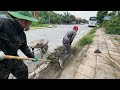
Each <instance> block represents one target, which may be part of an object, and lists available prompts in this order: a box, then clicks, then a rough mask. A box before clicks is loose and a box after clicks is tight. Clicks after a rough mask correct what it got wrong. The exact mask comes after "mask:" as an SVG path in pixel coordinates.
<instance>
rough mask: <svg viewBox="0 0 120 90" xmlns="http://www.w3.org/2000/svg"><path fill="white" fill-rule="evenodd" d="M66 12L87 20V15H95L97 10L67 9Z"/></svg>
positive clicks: (61, 12) (60, 12)
mask: <svg viewBox="0 0 120 90" xmlns="http://www.w3.org/2000/svg"><path fill="white" fill-rule="evenodd" d="M54 12H56V13H59V14H63V12H66V11H54ZM68 12H69V13H71V14H72V15H74V16H76V17H81V18H82V19H87V20H88V19H89V17H91V16H96V14H97V11H68Z"/></svg>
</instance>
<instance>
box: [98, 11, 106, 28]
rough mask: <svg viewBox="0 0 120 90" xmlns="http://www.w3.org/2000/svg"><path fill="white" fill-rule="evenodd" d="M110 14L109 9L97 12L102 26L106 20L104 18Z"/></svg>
mask: <svg viewBox="0 0 120 90" xmlns="http://www.w3.org/2000/svg"><path fill="white" fill-rule="evenodd" d="M107 14H108V11H98V12H97V20H98V22H99V23H100V26H101V25H102V23H103V22H104V20H103V18H104V17H105V16H106V15H107Z"/></svg>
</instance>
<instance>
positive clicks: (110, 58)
mask: <svg viewBox="0 0 120 90" xmlns="http://www.w3.org/2000/svg"><path fill="white" fill-rule="evenodd" d="M102 54H103V55H104V56H106V57H107V58H108V59H109V60H110V61H112V62H113V63H115V64H116V65H117V66H118V67H119V68H120V65H119V64H118V63H117V62H115V61H114V60H112V59H111V58H110V57H108V56H107V55H106V54H104V53H103V52H102Z"/></svg>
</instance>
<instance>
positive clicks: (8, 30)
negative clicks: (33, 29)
mask: <svg viewBox="0 0 120 90" xmlns="http://www.w3.org/2000/svg"><path fill="white" fill-rule="evenodd" d="M8 14H9V15H10V16H12V17H14V18H11V19H10V18H0V51H1V52H2V53H3V54H5V55H13V56H18V54H17V51H18V50H19V49H20V50H21V51H22V52H23V53H24V54H25V55H26V56H27V57H29V58H35V57H34V55H33V54H32V53H31V51H30V49H29V47H28V45H27V40H26V35H25V33H24V30H26V31H27V30H28V29H29V26H30V25H31V23H32V22H37V21H38V20H37V19H36V18H34V17H33V14H32V12H31V11H15V12H11V11H8ZM10 73H12V74H13V75H14V76H15V77H16V78H17V79H28V68H27V66H26V65H25V64H24V62H23V60H8V59H3V58H0V79H8V77H9V74H10Z"/></svg>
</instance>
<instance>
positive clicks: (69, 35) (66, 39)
mask: <svg viewBox="0 0 120 90" xmlns="http://www.w3.org/2000/svg"><path fill="white" fill-rule="evenodd" d="M75 36H76V32H75V31H73V30H72V31H69V32H67V33H66V34H65V36H64V37H63V41H62V42H63V44H70V45H71V44H72V42H73V39H74V37H75Z"/></svg>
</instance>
